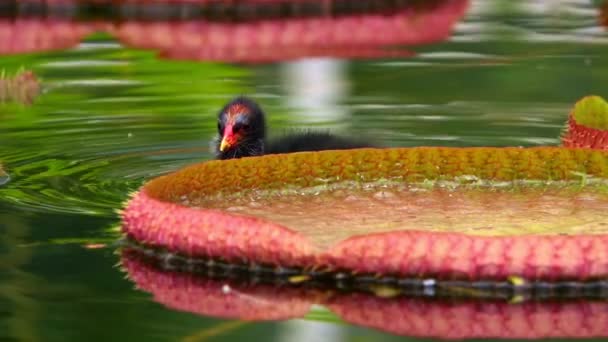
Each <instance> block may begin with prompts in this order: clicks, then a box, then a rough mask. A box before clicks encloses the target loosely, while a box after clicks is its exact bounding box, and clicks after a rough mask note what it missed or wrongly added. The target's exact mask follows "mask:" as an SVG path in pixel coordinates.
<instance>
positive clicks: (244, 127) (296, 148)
mask: <svg viewBox="0 0 608 342" xmlns="http://www.w3.org/2000/svg"><path fill="white" fill-rule="evenodd" d="M217 129H218V133H219V136H218V138H217V140H216V141H214V149H215V153H216V157H217V159H234V158H241V157H250V156H260V155H264V154H278V153H290V152H303V151H321V150H346V149H353V148H361V147H373V146H372V145H370V144H367V143H362V142H359V141H355V140H350V139H347V138H343V137H339V136H335V135H332V134H330V133H328V132H310V131H306V132H302V133H294V134H290V135H286V136H283V137H281V138H279V139H277V140H273V141H269V142H267V141H266V120H265V114H264V112H263V111H262V109H261V108H260V106H259V105H258V104H257V103H255V101H253V100H251V99H249V98H246V97H237V98H235V99H233V100H232V101H230V102H229V103H228V104H226V105H225V106H224V108H222V110H221V111H220V113H219V116H218V125H217Z"/></svg>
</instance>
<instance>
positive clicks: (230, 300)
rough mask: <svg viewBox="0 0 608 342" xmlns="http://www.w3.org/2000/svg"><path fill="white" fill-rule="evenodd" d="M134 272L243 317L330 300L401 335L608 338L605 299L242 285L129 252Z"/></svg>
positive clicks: (285, 312)
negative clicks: (384, 294)
mask: <svg viewBox="0 0 608 342" xmlns="http://www.w3.org/2000/svg"><path fill="white" fill-rule="evenodd" d="M121 260H122V265H123V268H124V270H125V272H126V273H127V275H128V276H129V278H130V279H131V280H132V281H133V282H134V283H135V284H136V285H137V287H138V288H140V289H142V290H143V291H146V292H149V293H151V294H152V295H153V296H154V300H155V301H156V302H158V303H161V304H163V305H165V306H167V307H169V308H171V309H175V310H180V311H185V312H191V313H195V314H198V315H206V316H213V317H223V318H232V319H241V320H285V319H293V318H301V317H304V316H305V315H306V314H307V313H308V312H309V311H310V310H311V308H312V307H313V306H314V305H323V306H325V307H326V308H328V309H329V310H330V311H331V312H333V313H334V314H336V315H337V316H338V317H340V318H341V319H343V320H344V321H346V322H349V323H352V324H356V325H359V326H365V327H370V328H374V329H379V330H382V331H387V332H390V333H393V334H398V335H405V336H417V337H438V338H443V339H465V338H529V339H533V338H534V339H538V338H548V337H553V338H567V337H569V338H591V337H603V336H608V310H607V308H608V305H607V304H606V303H603V302H589V301H586V302H585V301H571V302H548V303H543V302H526V303H522V304H519V305H513V304H512V303H508V302H496V301H486V302H480V301H455V302H441V301H429V300H424V299H418V298H392V299H383V298H378V297H376V296H373V295H367V294H361V293H341V292H337V291H320V290H316V289H314V290H313V289H304V288H289V287H287V288H285V287H282V288H280V290H278V289H277V287H275V286H269V285H259V284H258V285H239V284H232V283H231V282H230V281H226V280H212V279H205V278H201V277H200V276H196V275H191V274H185V273H180V272H172V271H161V270H158V269H156V268H155V267H153V266H151V265H150V264H149V263H147V262H142V261H141V260H140V259H139V258H138V257H137V256H135V255H132V254H129V253H123V254H122V258H121Z"/></svg>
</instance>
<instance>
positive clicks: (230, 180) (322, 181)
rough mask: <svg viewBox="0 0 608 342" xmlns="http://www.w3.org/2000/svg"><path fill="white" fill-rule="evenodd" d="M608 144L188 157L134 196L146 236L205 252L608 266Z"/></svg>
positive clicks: (130, 210)
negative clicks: (190, 160) (189, 162)
mask: <svg viewBox="0 0 608 342" xmlns="http://www.w3.org/2000/svg"><path fill="white" fill-rule="evenodd" d="M606 208H608V152H604V151H596V150H588V149H570V148H560V147H541V148H440V147H420V148H395V149H360V150H346V151H323V152H306V153H294V154H284V155H269V156H263V157H254V158H243V159H238V160H229V161H210V162H204V163H200V164H196V165H193V166H190V167H186V168H184V169H182V170H179V171H177V172H175V173H172V174H169V175H166V176H162V177H159V178H157V179H154V180H152V181H150V182H149V183H147V184H146V185H145V186H144V187H143V188H142V189H141V191H140V192H139V193H137V194H136V195H135V196H134V197H133V198H132V199H131V200H130V202H129V203H128V205H127V207H126V209H125V211H124V213H123V230H124V232H125V233H126V234H127V236H128V237H129V238H130V239H131V240H134V241H138V242H139V243H140V244H142V245H144V246H147V247H149V248H152V249H155V248H156V249H158V248H162V249H164V250H167V251H169V252H171V253H175V254H179V255H182V256H186V257H188V258H192V259H206V258H207V259H208V258H211V259H213V258H215V259H221V260H222V261H225V262H228V263H234V264H243V263H252V262H253V263H256V264H264V265H271V266H281V267H297V268H301V269H303V270H306V269H308V270H310V269H313V270H319V269H322V270H326V271H327V272H330V273H332V272H333V273H336V274H337V273H347V274H376V275H378V274H379V275H384V276H415V277H435V278H437V279H468V280H470V279H495V280H504V279H507V278H509V277H512V276H519V277H524V278H527V279H533V280H563V279H572V280H591V279H596V278H601V277H606V276H607V275H608V253H606V251H607V250H608V218H606V215H605V209H606Z"/></svg>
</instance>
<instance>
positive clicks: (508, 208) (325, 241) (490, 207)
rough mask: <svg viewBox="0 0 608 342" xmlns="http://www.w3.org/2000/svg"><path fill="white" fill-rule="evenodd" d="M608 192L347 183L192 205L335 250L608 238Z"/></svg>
mask: <svg viewBox="0 0 608 342" xmlns="http://www.w3.org/2000/svg"><path fill="white" fill-rule="evenodd" d="M462 178H463V179H468V178H467V177H462ZM385 183H386V182H385ZM530 183H532V182H530ZM607 189H608V187H607V186H606V184H604V183H603V182H598V183H597V184H595V185H583V186H581V185H580V183H576V182H570V183H566V182H546V183H545V182H542V183H538V182H537V183H534V184H526V182H519V183H510V182H509V183H508V182H502V183H499V182H496V183H492V182H489V183H487V184H484V185H456V183H455V182H450V183H448V182H446V183H443V184H442V183H439V184H399V183H396V182H393V183H392V184H382V183H376V184H374V183H368V184H352V183H345V184H336V185H334V186H327V187H322V188H321V187H315V188H302V189H292V190H290V191H283V192H282V191H263V190H258V191H252V192H250V193H248V194H245V195H243V196H239V197H235V196H227V198H224V199H218V198H214V199H213V200H209V199H207V200H205V199H200V200H199V201H198V202H197V203H192V205H196V206H200V207H205V208H216V209H221V210H225V211H227V212H230V213H234V214H242V215H251V216H256V217H261V218H264V219H267V220H270V221H273V222H276V223H279V224H281V225H284V226H285V227H288V228H291V229H294V230H296V231H298V232H301V233H303V234H305V235H306V236H308V237H310V238H311V239H313V241H315V243H316V244H317V245H320V246H322V247H328V246H330V245H332V244H335V243H337V242H338V241H340V240H343V239H346V238H348V237H350V236H352V235H361V234H369V233H380V232H388V231H396V230H422V231H436V232H462V233H466V234H474V235H483V236H500V235H506V236H508V235H522V234H602V233H608V219H607V218H606V215H605V210H606V208H607V207H608V190H607Z"/></svg>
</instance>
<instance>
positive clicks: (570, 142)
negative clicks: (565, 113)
mask: <svg viewBox="0 0 608 342" xmlns="http://www.w3.org/2000/svg"><path fill="white" fill-rule="evenodd" d="M562 143H563V145H564V146H566V147H579V148H593V149H600V150H608V103H606V101H605V100H604V99H603V98H601V97H600V96H586V97H584V98H582V99H580V100H579V101H578V102H577V103H576V104H575V105H574V108H573V109H572V111H571V112H570V116H569V118H568V126H567V128H566V132H565V134H564V136H563V137H562Z"/></svg>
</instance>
